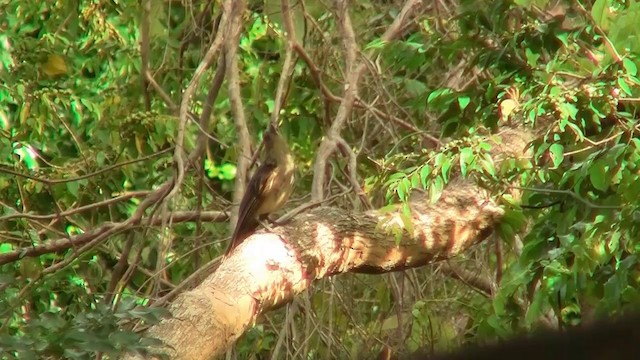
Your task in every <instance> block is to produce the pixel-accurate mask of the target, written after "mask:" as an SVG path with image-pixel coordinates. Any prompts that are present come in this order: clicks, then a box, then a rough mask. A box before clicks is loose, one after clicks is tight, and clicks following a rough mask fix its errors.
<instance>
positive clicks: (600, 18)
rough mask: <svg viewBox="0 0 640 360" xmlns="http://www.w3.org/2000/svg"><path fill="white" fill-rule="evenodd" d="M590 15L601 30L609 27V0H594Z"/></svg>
mask: <svg viewBox="0 0 640 360" xmlns="http://www.w3.org/2000/svg"><path fill="white" fill-rule="evenodd" d="M591 16H593V20H594V21H595V22H596V24H598V26H600V27H601V28H602V29H603V30H608V29H609V23H610V19H609V0H596V1H595V2H594V3H593V6H592V7H591Z"/></svg>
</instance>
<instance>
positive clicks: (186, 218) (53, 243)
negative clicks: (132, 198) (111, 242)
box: [0, 196, 229, 265]
mask: <svg viewBox="0 0 640 360" xmlns="http://www.w3.org/2000/svg"><path fill="white" fill-rule="evenodd" d="M150 198H155V197H154V196H150ZM143 205H144V206H145V209H146V208H148V206H150V205H151V204H149V203H148V202H147V203H145V202H144V201H143V202H142V203H141V204H140V206H139V207H138V209H140V208H141V207H142V206H143ZM168 216H170V217H171V221H172V223H174V224H175V223H182V222H190V221H195V220H197V219H198V218H200V219H202V220H203V221H208V222H224V221H227V220H228V219H229V217H228V215H227V214H226V213H225V212H220V211H203V212H200V213H197V212H195V211H175V212H172V213H169V214H168ZM131 219H133V221H132V220H131ZM139 221H140V219H139V218H137V212H136V214H134V216H132V218H130V219H128V220H125V221H123V222H118V223H105V224H103V225H102V226H100V227H97V228H95V229H93V230H92V231H88V232H86V233H84V234H80V235H77V236H73V237H71V238H69V239H57V240H50V241H48V242H47V243H46V244H45V245H41V246H30V247H25V248H22V249H18V250H15V251H11V252H6V253H3V254H0V265H4V264H8V263H11V262H13V261H17V260H20V259H22V258H23V257H37V256H40V255H43V254H50V253H54V252H58V251H64V250H68V249H70V248H72V247H74V246H79V245H84V244H87V243H88V242H90V241H93V240H95V239H96V238H97V237H101V238H102V236H103V235H104V234H105V233H108V235H111V234H113V233H115V232H118V231H123V230H126V228H127V227H129V226H132V225H135V224H136V223H137V222H139ZM161 223H162V219H154V221H153V222H152V223H151V225H158V224H161ZM114 229H115V230H114Z"/></svg>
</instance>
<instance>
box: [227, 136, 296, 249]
mask: <svg viewBox="0 0 640 360" xmlns="http://www.w3.org/2000/svg"><path fill="white" fill-rule="evenodd" d="M263 141H264V154H265V157H264V161H263V162H262V165H260V167H259V168H258V169H257V170H256V172H255V173H254V174H253V176H252V177H251V180H249V184H248V185H247V188H246V190H245V192H244V196H243V197H242V200H241V201H240V208H239V209H238V222H237V223H236V228H235V230H234V232H233V236H232V237H231V243H230V244H229V247H227V251H226V252H225V255H229V253H230V252H231V251H232V250H233V249H235V248H236V247H237V246H238V245H240V243H241V242H242V241H244V239H246V238H247V237H248V236H249V235H251V234H252V233H253V232H254V231H255V230H256V228H257V227H258V225H259V224H260V221H261V220H265V219H266V218H267V217H268V216H269V214H271V213H273V212H275V211H278V210H279V209H280V208H281V207H282V206H283V205H284V204H285V203H286V202H287V200H288V199H289V196H290V195H291V192H292V191H293V183H294V181H295V177H294V170H295V168H294V167H295V166H294V162H293V156H292V155H291V153H290V152H289V147H288V146H287V143H286V141H285V140H284V139H283V138H282V136H281V135H280V133H279V132H278V130H277V129H276V128H275V127H274V126H273V125H272V126H270V127H269V129H268V130H267V132H266V133H265V134H264V140H263Z"/></svg>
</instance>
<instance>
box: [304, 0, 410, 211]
mask: <svg viewBox="0 0 640 360" xmlns="http://www.w3.org/2000/svg"><path fill="white" fill-rule="evenodd" d="M421 4H422V2H421V1H420V0H408V1H407V2H406V3H405V4H404V6H403V8H402V10H401V11H400V13H399V14H398V16H397V17H396V19H395V20H394V21H393V23H392V24H391V25H390V26H389V28H388V29H387V31H385V33H384V34H383V35H382V36H381V40H382V41H385V42H387V41H390V40H393V39H395V38H396V37H397V36H399V35H400V33H401V32H402V29H403V28H404V27H405V24H406V22H407V21H408V19H409V14H410V13H411V12H412V11H413V10H414V9H416V8H418V7H420V6H421ZM336 8H337V10H336V17H337V18H338V25H339V29H340V33H341V36H342V39H343V47H344V52H345V54H344V58H345V71H344V72H345V74H347V75H346V76H347V79H346V84H345V89H344V94H343V98H342V101H341V102H340V107H339V108H338V113H337V115H336V117H335V119H334V121H333V123H332V125H331V128H330V129H329V130H328V132H327V136H326V137H325V138H324V139H323V140H322V143H321V144H320V147H319V149H318V155H317V156H316V162H315V164H314V177H313V183H312V185H311V199H312V200H318V199H321V198H323V197H324V187H325V182H326V173H325V169H326V167H327V163H328V159H329V157H330V156H331V155H332V154H333V153H334V152H335V150H336V146H337V140H336V139H337V138H338V137H339V136H340V132H341V131H342V128H343V127H344V125H345V123H346V121H347V118H348V117H349V116H350V115H351V111H352V108H353V106H354V103H355V100H356V98H357V95H358V83H359V82H360V78H361V77H362V74H363V73H364V71H365V70H366V63H365V62H361V63H360V65H358V66H356V64H355V62H356V54H357V51H358V45H357V43H356V41H355V33H354V31H353V26H352V25H351V19H350V17H349V13H348V8H347V1H346V0H336ZM371 54H372V53H369V54H368V55H369V56H370V55H371Z"/></svg>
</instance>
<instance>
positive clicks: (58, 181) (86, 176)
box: [0, 148, 173, 185]
mask: <svg viewBox="0 0 640 360" xmlns="http://www.w3.org/2000/svg"><path fill="white" fill-rule="evenodd" d="M171 150H173V148H167V149H164V150H160V151H156V152H154V153H153V154H150V155H147V156H143V157H141V158H137V159H133V160H128V161H123V162H121V163H117V164H113V165H110V166H107V167H105V168H102V169H100V170H97V171H94V172H92V173H88V174H84V175H80V176H76V177H72V178H68V179H45V178H41V177H38V176H33V175H29V174H24V173H20V172H17V171H14V170H11V169H9V168H7V167H5V166H0V173H2V172H4V173H7V174H10V175H13V176H17V177H22V178H26V179H29V180H33V181H37V182H41V183H43V184H47V185H56V184H64V183H68V182H73V181H80V180H84V179H89V178H92V177H94V176H98V175H100V174H103V173H105V172H108V171H111V170H113V169H117V168H120V167H123V166H126V165H131V164H135V163H138V162H142V161H145V160H149V159H153V158H155V157H158V156H160V155H162V154H164V153H167V152H169V151H171Z"/></svg>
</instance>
